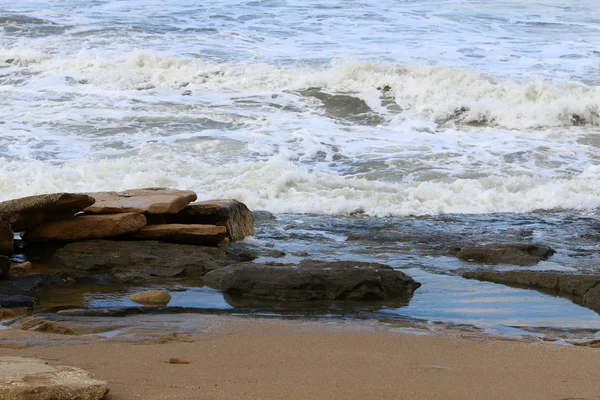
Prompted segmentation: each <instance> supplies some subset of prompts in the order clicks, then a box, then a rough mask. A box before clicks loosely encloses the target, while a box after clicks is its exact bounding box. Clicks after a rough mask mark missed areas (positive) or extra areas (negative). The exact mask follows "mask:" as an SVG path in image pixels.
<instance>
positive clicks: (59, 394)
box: [0, 356, 108, 400]
mask: <svg viewBox="0 0 600 400" xmlns="http://www.w3.org/2000/svg"><path fill="white" fill-rule="evenodd" d="M107 393H108V387H107V385H106V382H102V381H98V380H96V379H93V378H92V377H91V376H90V374H89V373H88V372H86V371H84V370H82V369H80V368H75V367H68V366H65V365H49V364H48V362H47V361H44V360H39V359H35V358H22V357H10V356H2V357H0V398H1V399H3V400H24V399H27V400H50V399H52V400H73V399H77V400H99V399H102V398H104V396H105V395H106V394H107Z"/></svg>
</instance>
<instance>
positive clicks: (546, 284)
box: [455, 269, 600, 309]
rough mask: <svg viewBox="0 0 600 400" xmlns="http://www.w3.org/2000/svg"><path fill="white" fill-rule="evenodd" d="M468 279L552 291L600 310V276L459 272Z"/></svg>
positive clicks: (526, 272)
mask: <svg viewBox="0 0 600 400" xmlns="http://www.w3.org/2000/svg"><path fill="white" fill-rule="evenodd" d="M455 272H456V273H458V274H459V275H461V276H462V277H463V278H467V279H477V280H480V281H486V282H494V283H501V284H504V285H509V286H517V287H523V288H529V289H543V290H552V291H554V292H556V293H557V294H559V295H562V296H567V297H573V296H574V297H577V298H581V300H582V302H583V304H584V305H586V306H589V307H590V308H594V309H600V275H580V274H579V275H577V274H570V273H565V272H557V271H529V270H526V271H521V270H520V271H493V270H488V269H483V270H463V269H460V270H456V271H455Z"/></svg>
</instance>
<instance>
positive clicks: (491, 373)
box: [0, 317, 600, 400]
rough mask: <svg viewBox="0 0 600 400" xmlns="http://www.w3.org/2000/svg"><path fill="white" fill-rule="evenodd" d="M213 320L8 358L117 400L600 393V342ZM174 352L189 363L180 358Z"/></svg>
mask: <svg viewBox="0 0 600 400" xmlns="http://www.w3.org/2000/svg"><path fill="white" fill-rule="evenodd" d="M208 320H209V321H210V324H211V325H212V327H211V329H210V331H209V332H208V333H202V334H195V335H193V336H173V335H167V336H165V337H163V338H161V339H160V340H158V341H149V342H142V343H132V342H122V341H121V342H120V341H110V342H106V341H102V342H95V343H91V344H85V345H70V346H64V345H63V346H51V347H43V348H25V349H23V348H21V349H15V348H9V347H3V346H1V345H0V354H2V355H7V354H11V355H22V356H36V357H42V358H46V359H48V360H49V362H50V363H64V364H68V365H74V366H79V367H82V368H85V369H87V370H88V371H90V372H92V373H93V374H94V375H95V376H96V377H97V378H99V379H103V380H106V381H108V383H109V387H110V389H111V392H110V394H109V395H108V397H107V399H108V400H127V399H148V400H151V399H173V400H176V399H177V400H182V399H287V400H291V399H415V400H416V399H463V400H464V399H529V400H533V399H544V400H548V399H561V400H567V399H569V400H574V399H600V381H599V380H598V379H597V378H598V371H600V349H593V348H584V347H572V346H563V345H557V344H549V343H539V342H538V343H526V342H516V341H508V340H497V339H490V338H487V339H485V338H484V339H482V338H472V337H456V336H445V335H441V336H440V335H425V336H424V335H413V334H406V333H398V332H394V331H390V330H389V328H382V327H381V326H379V327H376V326H373V325H372V324H371V325H369V324H364V323H343V324H336V323H323V322H303V321H281V320H264V319H249V318H236V317H210V318H209V319H208ZM3 335H4V336H6V335H10V330H9V331H2V332H0V337H2V336H3ZM38 335H39V334H38ZM0 342H1V340H0ZM173 357H178V358H180V359H183V360H185V361H188V362H189V364H169V363H168V360H169V359H170V358H173Z"/></svg>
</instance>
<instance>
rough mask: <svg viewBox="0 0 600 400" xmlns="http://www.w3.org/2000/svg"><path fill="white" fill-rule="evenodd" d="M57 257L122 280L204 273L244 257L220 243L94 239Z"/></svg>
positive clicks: (78, 267)
mask: <svg viewBox="0 0 600 400" xmlns="http://www.w3.org/2000/svg"><path fill="white" fill-rule="evenodd" d="M55 261H57V262H59V263H61V264H63V265H64V266H66V267H69V268H73V269H76V270H78V271H81V272H83V273H86V274H112V275H114V276H115V277H116V278H117V279H118V280H122V281H124V282H134V281H137V280H144V279H146V278H152V277H176V276H202V275H204V274H205V273H207V272H208V271H212V270H214V269H217V268H222V267H224V266H226V265H229V264H232V263H235V262H239V261H240V257H238V256H236V255H233V254H231V253H229V252H227V251H226V250H224V249H222V248H218V247H205V246H194V245H186V244H176V243H164V242H158V241H153V240H144V241H120V240H119V241H116V240H90V241H83V242H75V243H70V244H68V245H66V246H65V247H63V248H62V249H59V250H57V251H56V253H55Z"/></svg>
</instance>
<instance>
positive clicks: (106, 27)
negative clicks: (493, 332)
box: [0, 0, 600, 286]
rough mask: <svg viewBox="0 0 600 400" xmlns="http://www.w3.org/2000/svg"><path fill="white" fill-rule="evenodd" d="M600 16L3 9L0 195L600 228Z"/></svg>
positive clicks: (109, 6) (434, 5) (441, 5)
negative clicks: (144, 191)
mask: <svg viewBox="0 0 600 400" xmlns="http://www.w3.org/2000/svg"><path fill="white" fill-rule="evenodd" d="M599 10H600V9H599V8H598V6H597V1H596V0H578V1H567V0H546V1H544V2H537V1H532V0H494V1H484V0H414V1H413V0H395V1H392V0H380V1H322V0H319V1H312V0H304V1H296V0H288V1H285V0H272V1H269V0H262V1H230V0H225V1H202V2H201V1H197V0H178V1H170V2H168V1H167V2H166V1H160V0H145V1H141V0H121V1H109V0H62V1H60V0H55V1H33V0H18V1H10V2H9V1H6V0H0V172H1V174H0V200H5V199H11V198H16V197H19V196H24V195H30V194H37V193H43V192H55V191H91V190H109V189H110V190H119V189H127V188H134V187H153V186H167V187H176V188H183V189H192V190H195V191H196V192H197V193H198V194H199V197H200V199H210V198H236V199H238V200H240V201H243V202H245V203H246V204H248V206H249V207H251V208H253V209H265V210H269V211H271V212H275V213H295V214H306V213H312V214H317V215H321V216H322V218H328V216H348V215H349V216H353V215H363V216H369V217H404V216H435V215H442V214H449V213H457V214H486V213H496V212H502V213H529V212H533V211H539V210H546V211H552V212H556V211H559V210H560V211H562V212H563V213H562V214H560V215H561V216H560V217H548V218H550V219H553V218H559V219H562V221H569V220H570V219H571V218H575V219H576V218H578V217H577V216H579V215H594V213H595V209H596V208H597V207H598V206H600V179H599V178H600V153H599V151H598V150H599V147H600V135H599V132H600V11H599ZM513 218H514V221H515V223H516V224H519V218H518V217H513ZM472 220H473V222H472V223H473V224H474V225H475V226H478V227H482V226H485V224H487V222H486V221H483V222H482V221H478V220H477V218H475V217H473V218H472ZM317 221H319V218H318V217H317ZM478 224H479V225H478ZM559 225H560V223H559ZM365 229H368V227H366V228H365ZM374 229H375V228H374ZM534 236H535V235H534ZM560 237H561V239H560V240H562V242H561V243H563V244H566V243H569V241H572V240H573V237H572V236H569V235H563V236H560ZM534 238H535V237H534ZM317 242H318V238H317V239H315V243H313V244H314V245H315V246H316V243H317ZM585 246H589V244H585ZM374 258H375V259H377V257H375V256H374ZM594 260H595V259H594ZM588 261H589V260H588ZM433 284H434V285H435V284H436V283H433ZM437 284H438V285H441V286H443V283H440V282H438V283H437Z"/></svg>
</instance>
